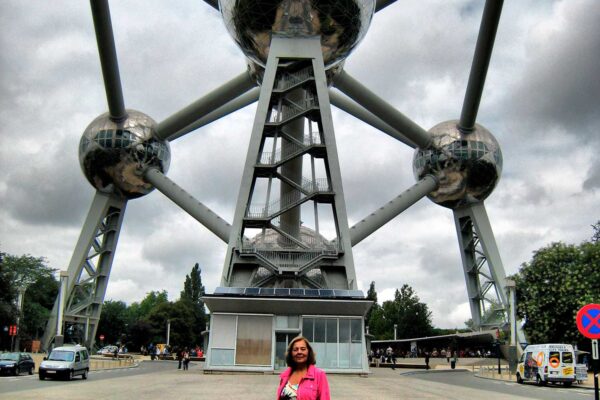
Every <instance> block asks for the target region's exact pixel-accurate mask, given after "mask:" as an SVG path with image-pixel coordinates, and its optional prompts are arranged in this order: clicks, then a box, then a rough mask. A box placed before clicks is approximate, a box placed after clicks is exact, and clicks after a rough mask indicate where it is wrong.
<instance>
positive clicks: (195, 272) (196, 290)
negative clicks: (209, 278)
mask: <svg viewBox="0 0 600 400" xmlns="http://www.w3.org/2000/svg"><path fill="white" fill-rule="evenodd" d="M201 273H202V270H201V269H200V266H199V265H198V263H196V264H195V265H194V266H193V267H192V271H191V272H190V274H189V275H186V277H185V282H184V284H183V291H182V292H181V300H180V301H181V302H185V303H187V305H188V306H189V307H190V309H191V311H192V316H193V320H194V323H193V326H192V335H191V337H190V340H189V342H188V343H186V345H191V346H195V345H199V346H201V345H202V334H201V333H202V331H204V330H205V329H206V312H205V310H204V302H203V301H202V296H204V285H202V277H201Z"/></svg>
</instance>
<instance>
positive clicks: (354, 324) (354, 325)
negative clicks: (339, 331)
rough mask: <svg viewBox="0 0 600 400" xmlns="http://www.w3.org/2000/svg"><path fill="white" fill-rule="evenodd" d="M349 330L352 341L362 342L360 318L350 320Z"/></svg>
mask: <svg viewBox="0 0 600 400" xmlns="http://www.w3.org/2000/svg"><path fill="white" fill-rule="evenodd" d="M350 332H352V343H357V342H358V343H360V342H362V323H361V320H360V319H351V320H350Z"/></svg>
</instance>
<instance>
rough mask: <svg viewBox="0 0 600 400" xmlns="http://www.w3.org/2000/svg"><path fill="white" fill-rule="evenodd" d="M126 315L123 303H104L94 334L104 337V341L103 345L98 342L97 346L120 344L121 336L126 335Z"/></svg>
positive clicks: (126, 310) (127, 319)
mask: <svg viewBox="0 0 600 400" xmlns="http://www.w3.org/2000/svg"><path fill="white" fill-rule="evenodd" d="M128 314H129V313H128V309H127V304H125V303H124V302H122V301H112V300H107V301H105V302H104V304H103V305H102V313H101V314H100V322H99V323H98V329H97V332H96V334H97V335H98V336H100V335H104V341H103V343H101V342H99V341H98V344H99V345H102V344H116V343H121V341H122V339H123V336H124V335H127V333H128V325H129V324H128V322H129V318H128V317H129V315H128ZM97 340H99V339H97Z"/></svg>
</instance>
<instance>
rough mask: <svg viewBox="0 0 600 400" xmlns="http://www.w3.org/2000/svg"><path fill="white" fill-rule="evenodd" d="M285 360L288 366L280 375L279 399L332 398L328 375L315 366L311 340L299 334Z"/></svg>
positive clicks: (322, 399)
mask: <svg viewBox="0 0 600 400" xmlns="http://www.w3.org/2000/svg"><path fill="white" fill-rule="evenodd" d="M285 362H286V364H287V365H288V368H287V369H286V370H285V371H284V372H282V373H281V375H279V378H280V380H279V387H278V388H277V399H279V400H296V399H303V400H330V399H331V396H330V394H329V383H328V382H327V375H326V374H325V372H324V371H323V370H321V369H320V368H317V367H315V364H316V359H315V352H314V351H313V349H312V347H311V346H310V342H309V341H308V340H307V339H306V338H304V337H302V336H297V337H296V338H294V339H292V341H291V342H290V344H289V346H288V349H287V352H286V355H285Z"/></svg>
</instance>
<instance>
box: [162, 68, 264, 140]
mask: <svg viewBox="0 0 600 400" xmlns="http://www.w3.org/2000/svg"><path fill="white" fill-rule="evenodd" d="M255 86H256V82H255V81H254V80H253V79H252V78H251V77H250V74H249V73H248V72H246V71H244V72H243V73H241V74H240V75H238V76H237V77H235V78H233V79H232V80H230V81H229V82H227V83H225V84H224V85H222V86H221V87H219V88H217V89H215V90H213V91H212V92H210V93H208V94H207V95H206V96H204V97H202V98H201V99H198V100H196V101H195V102H194V103H192V104H190V105H189V106H187V107H186V108H184V109H183V110H181V111H179V112H177V113H175V114H173V115H171V116H170V117H168V118H167V119H165V120H164V121H162V122H160V123H159V124H158V136H159V137H160V138H161V139H167V138H168V137H169V136H171V135H173V134H175V133H177V132H178V131H180V130H181V129H184V128H185V127H186V126H188V125H191V124H192V123H194V122H196V121H197V120H198V119H200V118H202V117H204V116H206V115H207V114H208V113H210V112H213V111H215V110H216V109H217V108H219V107H221V106H223V105H224V104H226V103H228V102H229V101H231V100H233V99H235V98H236V97H239V96H241V95H242V94H244V93H246V92H247V91H248V90H250V89H252V88H253V87H255Z"/></svg>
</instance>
